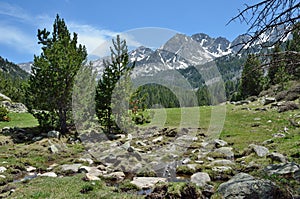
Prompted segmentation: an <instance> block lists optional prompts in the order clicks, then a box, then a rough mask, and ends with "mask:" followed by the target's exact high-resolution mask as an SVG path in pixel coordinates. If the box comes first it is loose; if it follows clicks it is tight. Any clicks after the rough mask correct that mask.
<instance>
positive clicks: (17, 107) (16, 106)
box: [0, 101, 28, 113]
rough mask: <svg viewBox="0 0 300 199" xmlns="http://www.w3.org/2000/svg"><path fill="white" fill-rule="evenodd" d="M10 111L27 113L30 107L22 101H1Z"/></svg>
mask: <svg viewBox="0 0 300 199" xmlns="http://www.w3.org/2000/svg"><path fill="white" fill-rule="evenodd" d="M0 104H2V105H3V106H4V107H5V108H7V110H8V111H9V112H14V113H27V112H28V109H27V107H26V106H25V105H24V104H22V103H14V102H11V101H2V102H0Z"/></svg>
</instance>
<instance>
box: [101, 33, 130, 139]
mask: <svg viewBox="0 0 300 199" xmlns="http://www.w3.org/2000/svg"><path fill="white" fill-rule="evenodd" d="M112 43H113V47H111V48H110V51H111V57H110V58H111V61H107V60H106V61H105V60H104V61H103V64H104V67H105V68H104V71H103V74H102V78H101V79H99V81H98V85H97V88H96V96H95V100H96V114H97V117H98V119H99V122H100V124H101V125H102V126H104V127H105V132H107V133H108V132H111V131H112V128H113V127H117V125H116V122H115V119H116V118H117V119H119V116H118V115H117V116H116V118H114V117H113V108H116V107H114V106H115V105H113V104H112V97H113V93H114V92H115V93H114V94H115V95H118V92H120V91H121V90H122V86H120V85H118V89H116V90H115V88H116V86H117V84H120V82H119V80H120V78H121V77H124V78H125V79H126V76H127V77H128V75H129V74H130V72H131V71H132V70H133V68H134V64H132V65H130V64H129V55H128V49H127V45H126V41H125V40H122V41H121V39H120V36H119V35H118V36H117V38H116V40H114V39H113V40H112ZM118 82H119V83H118ZM122 84H124V82H123V83H122ZM125 87H126V86H125ZM119 94H120V93H119ZM119 97H120V95H119V96H114V98H117V99H119ZM120 100H121V101H124V99H120ZM125 101H126V100H125ZM128 103H129V101H128ZM120 111H121V110H120ZM120 114H121V113H120Z"/></svg>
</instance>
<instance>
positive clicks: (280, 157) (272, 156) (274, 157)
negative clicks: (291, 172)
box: [267, 152, 287, 163]
mask: <svg viewBox="0 0 300 199" xmlns="http://www.w3.org/2000/svg"><path fill="white" fill-rule="evenodd" d="M267 157H268V158H270V159H271V160H272V162H273V161H277V162H282V163H286V162H287V159H286V157H285V156H284V155H282V154H281V153H275V152H273V153H270V154H268V155H267Z"/></svg>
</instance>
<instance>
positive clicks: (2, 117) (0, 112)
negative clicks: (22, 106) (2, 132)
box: [0, 106, 10, 121]
mask: <svg viewBox="0 0 300 199" xmlns="http://www.w3.org/2000/svg"><path fill="white" fill-rule="evenodd" d="M8 113H9V111H8V110H7V109H6V108H5V107H4V106H0V121H9V120H10V118H9V117H8V116H7V114H8Z"/></svg>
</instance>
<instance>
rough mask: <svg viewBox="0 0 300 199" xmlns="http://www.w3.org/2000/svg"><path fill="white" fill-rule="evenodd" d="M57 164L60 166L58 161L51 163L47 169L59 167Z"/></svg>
mask: <svg viewBox="0 0 300 199" xmlns="http://www.w3.org/2000/svg"><path fill="white" fill-rule="evenodd" d="M57 166H58V164H57V163H54V164H51V165H50V166H49V167H48V168H47V170H48V171H50V170H52V169H53V168H54V167H57Z"/></svg>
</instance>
